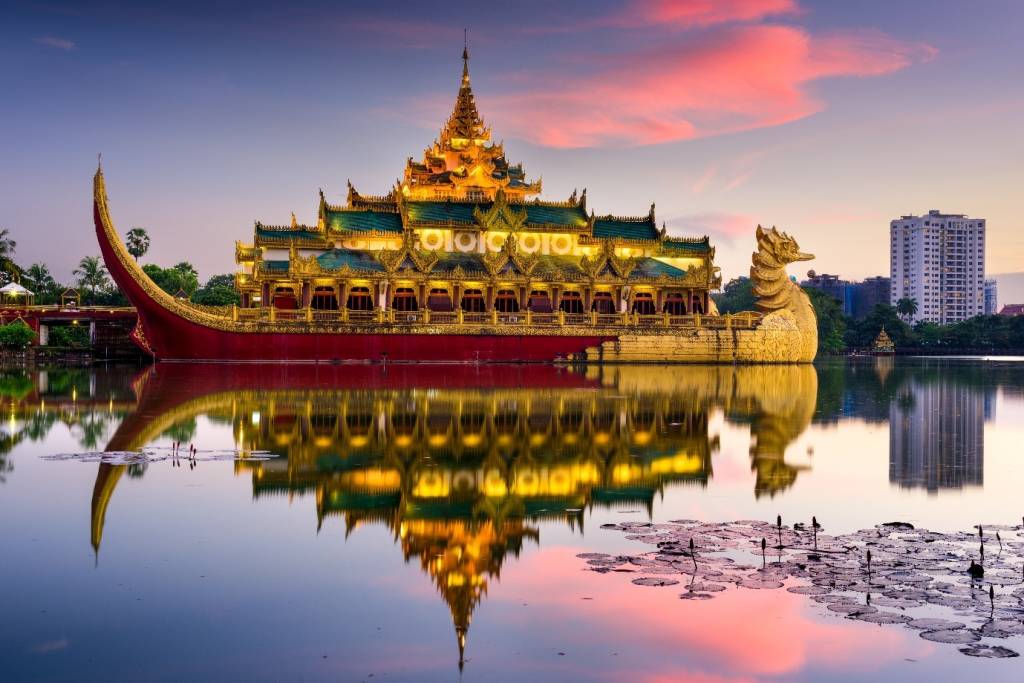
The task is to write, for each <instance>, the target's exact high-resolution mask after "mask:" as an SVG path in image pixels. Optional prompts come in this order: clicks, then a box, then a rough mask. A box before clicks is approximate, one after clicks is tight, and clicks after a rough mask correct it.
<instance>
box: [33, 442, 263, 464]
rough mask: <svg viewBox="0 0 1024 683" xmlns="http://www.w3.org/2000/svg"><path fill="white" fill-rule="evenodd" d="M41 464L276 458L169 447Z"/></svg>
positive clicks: (97, 453) (52, 457)
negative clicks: (71, 461) (73, 461)
mask: <svg viewBox="0 0 1024 683" xmlns="http://www.w3.org/2000/svg"><path fill="white" fill-rule="evenodd" d="M41 457H42V458H43V460H77V461H78V462H99V463H105V464H108V465H145V464H148V463H153V462H163V461H165V460H170V461H173V462H181V461H184V462H189V461H191V462H210V461H218V460H226V461H232V460H270V459H271V458H276V457H278V456H277V455H275V454H274V453H271V452H270V451H239V450H233V449H229V448H226V449H213V450H201V449H196V450H193V451H191V454H190V452H189V451H187V450H182V449H177V450H175V449H173V448H170V447H159V446H150V447H146V448H142V449H140V450H137V451H91V452H86V453H57V454H56V455H44V456H41Z"/></svg>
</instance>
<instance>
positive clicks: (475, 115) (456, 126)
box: [441, 44, 484, 140]
mask: <svg viewBox="0 0 1024 683" xmlns="http://www.w3.org/2000/svg"><path fill="white" fill-rule="evenodd" d="M441 137H442V139H443V140H452V139H453V138H456V139H461V140H478V139H481V138H483V137H484V122H483V119H481V118H480V112H479V111H477V108H476V100H475V98H474V97H473V88H472V87H471V86H470V83H469V46H468V44H467V45H464V46H463V48H462V81H461V82H460V83H459V94H458V96H457V97H456V98H455V109H454V110H453V111H452V115H451V116H450V117H449V118H448V122H447V123H446V124H445V127H444V131H442V133H441Z"/></svg>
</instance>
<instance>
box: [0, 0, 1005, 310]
mask: <svg viewBox="0 0 1024 683" xmlns="http://www.w3.org/2000/svg"><path fill="white" fill-rule="evenodd" d="M464 27H465V28H468V30H469V44H470V54H471V60H470V70H471V75H472V82H473V87H474V90H475V92H476V95H477V101H478V104H479V106H480V109H481V113H482V114H483V116H484V118H485V121H486V122H487V123H488V124H490V125H491V126H492V127H493V130H494V135H495V137H496V138H497V139H504V141H505V144H506V147H505V148H506V152H507V155H508V157H509V159H510V160H511V161H522V162H523V164H524V166H525V169H526V172H527V176H528V177H530V178H538V177H543V181H544V198H546V199H558V200H561V199H565V198H566V197H568V195H569V194H570V193H571V192H572V190H573V189H574V188H580V189H582V188H583V187H586V188H588V199H589V204H590V206H592V207H593V208H594V209H595V210H596V211H597V212H598V213H616V214H622V215H639V214H646V213H647V210H648V207H649V206H650V204H651V202H655V203H656V204H657V216H658V220H659V221H662V220H663V221H665V222H666V224H667V226H668V229H669V232H670V233H672V234H675V235H702V234H704V233H708V234H710V235H711V237H712V239H713V241H714V243H715V244H716V245H717V246H718V263H719V265H720V266H721V267H722V269H723V274H724V276H725V278H726V279H728V278H731V277H734V276H736V275H741V274H745V272H746V271H747V269H748V267H749V258H750V252H751V251H752V249H753V237H752V233H753V227H754V225H756V224H757V223H759V222H760V223H763V224H766V225H772V224H774V225H777V226H779V227H780V228H782V229H785V230H787V231H789V232H791V233H793V234H794V235H796V236H797V237H798V238H799V240H800V242H801V246H802V247H803V248H804V249H805V250H806V251H811V252H814V253H815V254H817V256H818V259H817V260H816V261H814V262H812V264H811V265H810V267H811V268H815V269H817V270H818V271H819V272H822V271H823V272H830V273H839V274H841V275H843V276H847V277H851V278H861V277H864V276H870V275H877V274H884V275H888V221H889V219H890V218H893V217H896V216H898V215H900V214H906V213H922V212H925V211H927V210H928V209H933V208H937V209H942V210H944V211H949V212H962V213H968V214H971V215H976V216H981V217H985V218H988V226H989V228H988V229H989V240H988V271H989V272H990V273H1009V272H1019V271H1024V235H1022V232H1021V230H1020V227H1021V226H1020V216H1021V215H1022V210H1021V209H1022V207H1021V201H1020V197H1021V196H1022V190H1021V188H1022V186H1024V171H1022V163H1021V160H1022V158H1024V135H1022V133H1021V119H1022V114H1024V92H1022V79H1021V73H1022V71H1024V42H1022V41H1021V40H1020V37H1019V33H1020V31H1021V29H1022V27H1024V3H1021V2H1016V1H1015V0H975V1H972V2H968V1H966V0H965V1H962V2H954V1H952V0H917V1H911V0H906V1H899V2H893V1H892V0H882V1H877V2H875V1H872V0H859V1H858V2H839V1H828V2H825V1H822V2H814V1H812V0H652V1H643V0H602V1H600V2H595V1H588V2H578V3H569V2H560V3H552V2H522V1H520V2H514V3H509V2H501V3H486V2H473V3H469V2H460V1H458V0H451V1H449V2H441V3H423V2H417V3H409V4H408V5H407V6H406V3H402V2H385V3H382V2H348V3H333V2H323V3H303V4H302V7H301V9H296V8H295V7H292V3H282V2H267V3H264V2H237V3H232V2H227V3H224V2H222V3H217V7H216V8H211V6H210V3H208V2H190V1H184V2H174V3H136V2H94V3H86V2H81V3H62V2H45V1H43V2H13V3H11V2H6V3H4V8H3V9H0V92H3V94H4V97H3V104H2V106H0V159H2V162H0V227H2V228H7V229H8V230H9V231H10V232H11V234H12V236H13V237H14V239H16V240H17V243H18V248H17V259H16V260H17V261H18V262H19V263H20V264H22V265H25V266H27V265H29V264H31V263H32V262H36V261H43V262H46V263H47V264H48V265H49V266H50V267H51V270H52V271H53V272H54V274H55V275H56V276H57V277H58V278H59V279H69V278H70V273H71V270H72V268H73V267H74V264H75V263H76V262H77V261H78V260H79V259H80V258H81V257H82V256H83V255H87V254H97V253H99V249H98V247H97V245H96V241H95V236H94V234H93V232H92V215H91V208H90V200H91V193H90V190H91V177H92V173H93V171H94V170H95V167H96V154H97V153H98V152H102V153H103V167H104V171H105V174H106V178H107V188H108V192H109V195H110V200H111V209H112V212H113V216H114V220H115V221H116V223H117V224H118V227H119V228H120V229H121V231H122V232H124V231H126V230H128V229H129V228H130V227H132V226H142V227H145V228H146V229H147V230H148V231H149V233H150V235H151V238H152V242H153V246H152V248H151V250H150V253H149V254H148V255H147V256H146V258H145V260H146V261H154V262H157V263H160V264H163V265H171V264H173V263H176V262H178V261H182V260H188V261H191V262H192V263H194V264H195V265H196V266H197V268H198V269H199V271H200V274H201V276H202V277H204V278H205V277H207V276H209V275H213V274H215V273H220V272H231V271H233V270H234V265H233V255H234V246H233V245H234V241H235V240H236V239H241V240H250V239H251V237H252V224H253V221H254V220H257V219H258V220H261V221H263V222H264V223H269V224H283V223H286V222H287V221H288V220H289V213H290V212H291V211H294V212H295V213H296V215H297V217H298V219H299V220H300V221H304V222H314V221H315V217H316V207H317V188H319V187H323V188H324V191H325V192H326V194H327V197H328V200H329V201H332V202H337V203H342V202H343V200H344V194H345V189H346V186H345V181H346V179H351V181H352V183H353V184H354V185H355V186H356V187H357V188H358V189H359V190H360V191H362V192H364V193H370V194H382V193H385V192H387V191H388V190H389V189H390V187H391V186H392V185H393V184H394V182H395V180H396V179H397V178H398V177H399V176H400V175H401V172H402V168H403V166H404V161H405V158H406V157H408V156H416V157H419V156H421V155H422V152H423V148H424V147H425V146H427V145H428V144H429V143H430V142H431V140H433V139H434V137H435V136H436V134H437V132H438V130H439V128H440V126H441V125H442V123H443V121H444V119H445V118H446V117H447V115H448V113H449V111H450V109H451V106H452V104H453V102H454V99H455V94H456V91H457V89H458V80H459V75H460V69H461V63H460V60H459V56H460V53H461V51H462V39H463V28H464ZM794 274H797V275H799V276H802V275H803V272H802V270H801V271H794ZM1001 289H1002V291H1001V292H1000V302H1001V303H1008V302H1010V301H1011V300H1013V299H1017V298H1021V299H1024V288H1021V289H1020V290H1019V291H1020V294H1017V293H1016V292H1017V290H1015V289H1014V288H1013V287H1012V286H1011V285H1010V282H1009V280H1007V283H1006V285H1005V286H1003V287H1001Z"/></svg>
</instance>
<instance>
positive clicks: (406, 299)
mask: <svg viewBox="0 0 1024 683" xmlns="http://www.w3.org/2000/svg"><path fill="white" fill-rule="evenodd" d="M391 307H392V308H393V309H395V310H396V311H417V310H419V306H418V305H417V303H416V293H415V292H413V291H412V287H398V288H397V289H395V296H394V297H392V299H391Z"/></svg>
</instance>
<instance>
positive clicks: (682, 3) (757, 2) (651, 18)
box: [608, 0, 800, 28]
mask: <svg viewBox="0 0 1024 683" xmlns="http://www.w3.org/2000/svg"><path fill="white" fill-rule="evenodd" d="M799 11H800V8H799V6H798V5H797V3H796V2H795V0H632V2H630V3H629V5H628V6H627V7H626V8H625V9H624V10H623V11H622V12H621V13H619V14H617V15H615V16H614V17H613V18H612V19H611V20H609V22H608V23H610V24H613V25H618V26H623V27H629V26H644V25H651V24H661V25H668V26H673V27H676V28H692V27H700V26H711V25H713V24H724V23H729V22H739V21H756V20H758V19H764V18H765V17H769V16H776V15H783V14H796V13H798V12H799Z"/></svg>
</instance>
